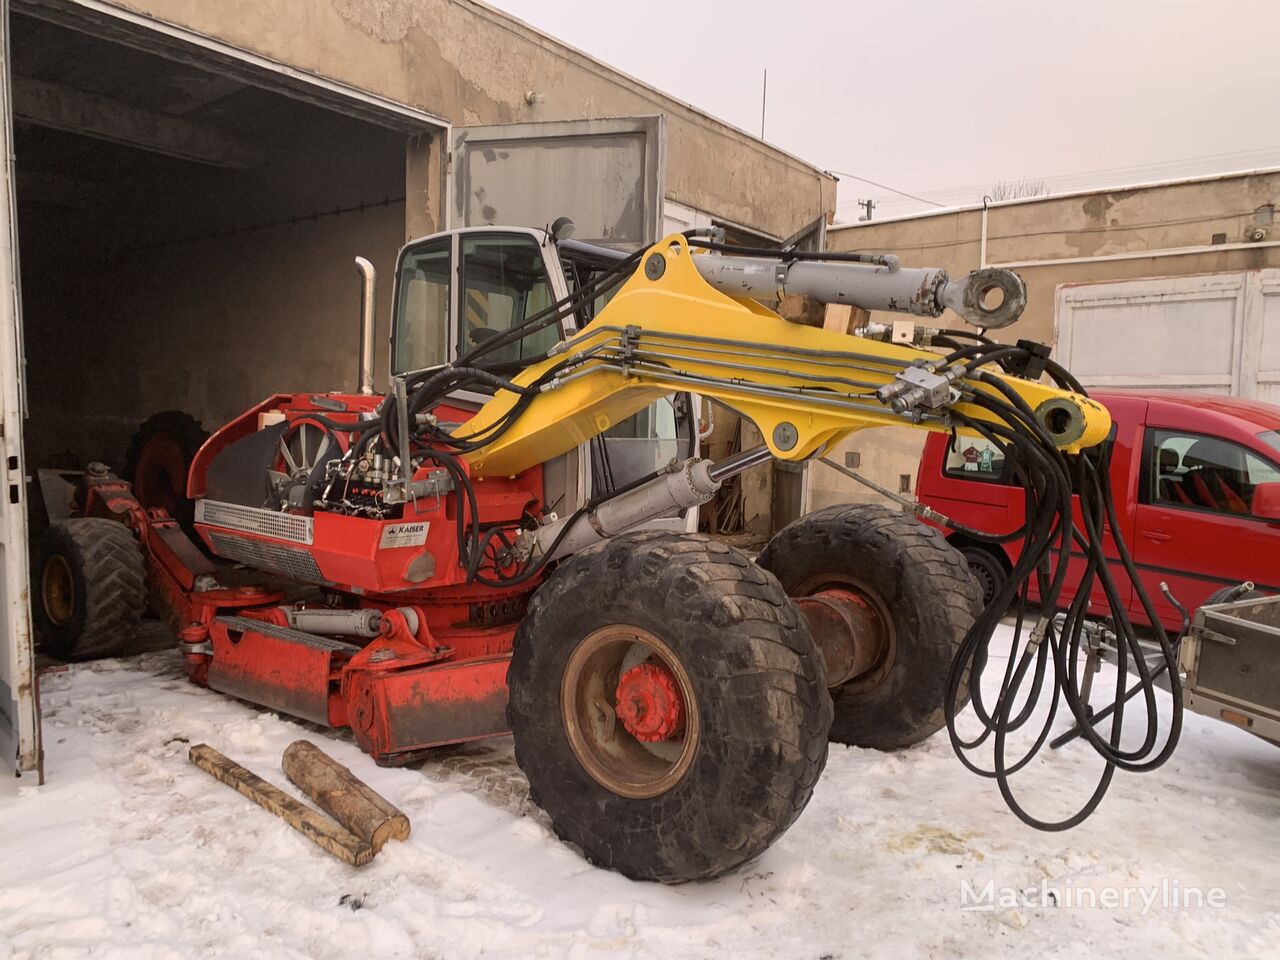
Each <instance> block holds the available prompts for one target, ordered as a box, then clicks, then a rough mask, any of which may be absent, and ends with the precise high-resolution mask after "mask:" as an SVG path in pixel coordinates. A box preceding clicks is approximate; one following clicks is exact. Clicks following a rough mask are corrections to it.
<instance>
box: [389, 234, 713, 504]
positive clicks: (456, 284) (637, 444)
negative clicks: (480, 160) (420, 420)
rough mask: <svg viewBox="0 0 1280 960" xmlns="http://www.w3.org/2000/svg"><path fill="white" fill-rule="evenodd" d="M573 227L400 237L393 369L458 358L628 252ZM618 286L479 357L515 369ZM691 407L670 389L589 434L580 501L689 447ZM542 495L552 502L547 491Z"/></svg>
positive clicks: (566, 333) (474, 401) (576, 325)
mask: <svg viewBox="0 0 1280 960" xmlns="http://www.w3.org/2000/svg"><path fill="white" fill-rule="evenodd" d="M571 229H572V224H571V223H569V222H568V221H567V220H566V218H561V219H560V220H558V221H556V223H555V224H554V225H553V226H551V227H548V228H546V229H541V230H536V229H529V228H522V227H468V228H464V229H459V230H451V231H448V232H445V233H439V234H435V235H433V236H430V237H426V238H425V239H422V240H416V241H413V242H411V243H409V244H408V245H406V246H405V247H404V249H402V250H401V252H400V258H399V262H398V264H397V269H396V281H395V294H394V297H395V309H394V313H393V315H392V327H391V371H392V375H393V376H400V375H403V374H406V373H411V372H414V371H419V370H424V369H427V368H430V367H435V366H440V365H442V364H444V363H447V362H452V361H455V360H457V359H458V357H460V356H462V355H463V354H465V353H466V352H467V351H469V350H471V349H472V348H473V347H475V346H477V345H479V344H481V343H483V342H485V341H486V340H491V339H493V338H494V337H496V336H498V335H500V334H503V333H506V332H507V331H508V330H510V329H512V328H513V327H516V326H519V325H520V324H521V323H524V322H525V321H526V320H528V319H529V318H531V317H533V316H535V315H537V314H538V313H539V312H541V311H543V310H546V309H547V308H548V307H550V306H552V305H553V304H554V303H556V302H557V301H559V300H562V299H564V298H565V297H567V296H569V295H570V294H571V293H573V292H575V291H577V290H579V289H581V288H582V287H583V286H585V285H587V284H589V283H591V282H592V281H593V280H594V279H596V278H597V277H599V276H600V275H601V274H602V273H604V272H606V271H608V270H609V269H611V268H613V267H615V266H616V265H617V264H618V263H619V262H620V261H622V260H624V259H626V257H627V256H628V253H627V252H626V251H620V250H615V249H612V248H610V247H605V246H601V245H598V244H592V243H585V242H583V241H580V240H573V239H569V233H570V232H571ZM617 289H618V288H616V287H615V288H614V289H613V290H611V291H609V292H608V293H607V294H605V295H603V296H600V297H597V298H595V299H593V300H590V301H587V302H586V303H584V304H582V305H581V306H580V307H579V308H578V309H577V310H576V311H574V312H573V313H570V314H567V315H566V316H565V317H564V318H562V319H561V320H559V321H558V322H556V323H553V324H551V325H550V326H546V327H542V328H541V329H537V330H534V331H533V332H531V333H530V334H529V335H527V336H525V337H523V338H521V339H519V340H516V341H514V342H512V343H508V344H506V345H505V346H503V347H501V348H499V349H498V350H496V351H495V352H494V353H492V354H490V355H489V356H488V357H487V359H488V360H490V361H494V360H497V361H499V362H503V363H509V364H510V372H511V373H514V372H516V371H517V370H519V369H520V367H522V366H523V365H525V364H527V363H530V362H533V361H534V360H536V359H537V358H539V357H541V356H543V355H545V354H546V353H547V351H549V350H550V349H552V348H553V347H554V346H555V345H556V344H557V343H559V342H560V341H561V340H564V339H566V338H567V337H571V336H573V335H574V334H576V333H577V332H578V330H580V329H582V328H583V327H584V326H586V325H587V324H588V323H590V322H591V320H592V319H593V318H594V317H595V316H596V315H597V314H598V313H599V311H600V310H602V309H603V308H604V306H605V304H607V303H608V301H609V299H610V298H611V297H612V296H613V294H614V293H615V292H616V290H617ZM451 399H452V400H453V401H455V402H457V403H459V404H460V405H463V406H468V405H474V406H476V407H479V405H481V404H483V403H484V402H485V401H486V400H487V399H488V395H487V394H485V393H480V392H474V393H473V392H468V393H465V394H459V395H456V396H454V397H453V398H451ZM695 410H696V406H695V404H694V401H693V398H692V397H691V395H689V394H673V395H671V396H668V397H665V398H663V399H662V400H660V401H658V402H657V403H655V404H653V405H652V406H650V407H648V408H646V409H645V410H642V411H641V412H640V413H638V414H636V415H635V416H633V417H630V418H629V419H627V420H624V421H622V422H621V423H618V424H615V425H614V426H612V427H610V428H609V429H608V430H606V431H605V432H604V433H603V434H601V435H599V436H597V437H595V438H593V439H592V440H590V441H589V442H588V443H587V444H585V445H584V447H585V448H587V449H588V450H589V462H590V470H589V471H583V472H582V475H581V477H580V480H581V487H582V488H583V499H585V498H587V497H590V496H592V495H599V494H607V493H612V492H613V491H615V490H617V489H620V488H622V487H623V486H625V485H626V484H628V483H630V482H632V481H634V480H637V479H639V478H641V477H644V476H647V475H648V474H650V473H652V472H653V471H654V470H655V469H657V468H658V467H659V466H661V465H663V464H665V463H668V462H669V461H670V460H671V459H672V458H680V459H683V458H685V457H690V456H694V455H696V453H697V446H698V436H697V425H696V418H695V416H694V411H695ZM570 456H573V455H570ZM580 469H581V468H580ZM568 486H569V487H572V486H573V485H572V484H569V485H568ZM565 492H566V493H568V492H570V491H569V489H568V488H567V489H566V491H565ZM548 493H550V491H548ZM570 499H571V500H577V499H578V498H577V497H572V498H570ZM549 500H550V501H552V502H554V500H555V497H553V496H551V497H549ZM563 506H564V505H562V507H563ZM696 522H697V518H696V516H693V517H690V518H688V520H686V519H685V518H680V517H673V518H669V519H666V520H660V521H657V522H656V525H657V526H659V527H667V528H675V529H686V528H687V529H696V526H695V525H696Z"/></svg>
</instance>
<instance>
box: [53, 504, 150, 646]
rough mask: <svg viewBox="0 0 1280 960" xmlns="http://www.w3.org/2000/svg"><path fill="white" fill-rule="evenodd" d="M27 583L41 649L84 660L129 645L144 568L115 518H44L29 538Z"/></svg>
mask: <svg viewBox="0 0 1280 960" xmlns="http://www.w3.org/2000/svg"><path fill="white" fill-rule="evenodd" d="M32 579H33V580H34V583H33V586H34V587H35V589H36V590H37V591H38V593H37V601H36V602H35V603H33V604H32V605H31V607H32V611H33V613H34V615H35V624H36V630H37V632H38V636H39V649H40V651H41V652H42V653H45V654H47V655H48V656H50V657H55V658H57V659H59V660H91V659H93V658H95V657H113V656H120V655H121V654H125V653H128V652H130V650H131V649H132V647H133V646H134V644H135V642H136V639H137V628H138V623H139V621H141V619H142V614H143V610H144V609H145V607H146V601H147V572H146V566H145V564H144V561H143V557H142V551H141V550H140V549H139V547H138V542H137V541H136V540H135V539H134V538H133V533H132V532H131V531H130V530H129V528H128V527H126V526H125V525H124V524H122V523H117V522H116V521H114V520H104V519H99V518H97V517H80V518H76V519H72V520H62V521H59V522H58V523H54V524H51V525H50V526H49V527H48V528H47V529H46V530H45V532H44V535H43V536H41V538H40V542H39V543H38V544H37V546H36V562H35V575H34V576H33V578H32Z"/></svg>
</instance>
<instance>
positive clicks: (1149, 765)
mask: <svg viewBox="0 0 1280 960" xmlns="http://www.w3.org/2000/svg"><path fill="white" fill-rule="evenodd" d="M950 333H956V334H960V333H961V332H960V331H948V334H950ZM970 339H977V338H976V337H973V336H972V335H970ZM1029 359H1031V356H1030V352H1029V351H1026V350H1024V349H1023V348H1020V347H1009V346H1006V345H1001V344H994V343H987V342H979V343H976V344H974V345H973V346H972V347H962V348H960V349H958V350H956V351H954V352H953V353H952V354H951V355H950V356H948V357H945V358H943V359H942V360H941V362H942V363H943V364H953V363H962V364H964V367H965V369H966V373H968V374H969V375H970V376H971V377H972V378H973V379H975V380H977V381H978V382H979V383H982V384H984V385H986V386H988V387H989V388H991V390H992V391H993V392H992V393H987V392H984V391H972V392H971V394H970V393H966V394H965V396H966V398H967V399H968V400H969V402H970V403H972V404H974V405H976V406H978V407H981V408H982V409H984V410H985V411H986V412H987V413H988V414H989V415H992V416H993V417H994V418H995V420H996V421H998V422H986V421H980V420H976V419H974V418H972V417H967V416H965V415H964V414H961V413H959V412H958V411H956V410H952V411H951V416H952V417H953V419H954V420H955V421H956V423H957V424H958V425H960V426H963V427H965V428H967V429H971V430H974V431H975V432H976V433H978V434H979V435H980V436H982V437H984V438H985V439H986V440H987V441H988V442H990V443H993V444H994V445H995V446H996V447H997V449H999V450H1000V451H1001V452H1002V453H1003V455H1004V456H1005V458H1006V459H1007V460H1008V461H1009V463H1010V464H1011V468H1012V469H1013V471H1014V473H1015V475H1016V476H1017V478H1018V479H1019V480H1020V481H1021V482H1022V484H1023V489H1024V494H1025V519H1024V521H1023V524H1022V527H1021V528H1020V529H1021V530H1022V533H1023V536H1022V549H1021V551H1020V553H1019V555H1018V558H1017V560H1016V561H1015V563H1014V565H1013V570H1012V571H1011V573H1010V576H1009V578H1008V581H1007V582H1006V584H1005V587H1004V588H1003V589H1002V590H1001V591H1000V595H999V596H997V597H996V598H995V599H994V600H993V602H992V603H991V604H990V605H989V606H988V607H987V608H986V609H985V610H984V611H982V613H981V614H980V615H979V616H978V618H977V619H976V620H975V623H974V625H973V628H972V629H971V630H970V632H969V633H968V634H967V635H966V637H965V638H964V640H963V641H962V643H961V646H960V648H959V650H958V651H957V654H956V657H955V660H954V661H953V664H952V671H951V676H950V678H949V681H948V688H949V693H948V698H947V703H946V714H947V726H948V734H949V736H950V738H951V741H952V746H953V748H954V749H955V751H956V753H957V755H958V756H959V757H960V759H961V762H962V763H964V765H965V766H966V767H968V768H969V769H971V770H973V771H975V772H977V773H979V774H980V775H982V776H986V777H991V778H993V779H995V780H996V781H997V785H998V788H999V790H1000V792H1001V795H1002V796H1003V798H1004V799H1005V801H1006V803H1007V804H1008V805H1009V807H1010V809H1011V810H1012V811H1013V812H1014V813H1015V815H1017V816H1018V817H1019V818H1020V819H1022V820H1023V821H1024V822H1025V823H1028V824H1029V825H1031V826H1034V827H1037V828H1039V829H1042V830H1063V829H1067V828H1068V827H1071V826H1074V825H1075V824H1077V823H1079V822H1081V821H1082V820H1083V819H1084V818H1085V817H1087V816H1088V815H1089V814H1090V813H1091V812H1092V811H1093V810H1094V809H1095V808H1096V806H1097V805H1098V803H1099V802H1100V801H1101V799H1102V797H1103V796H1104V795H1105V793H1106V791H1107V789H1108V788H1109V786H1110V783H1111V781H1112V778H1113V776H1114V773H1115V771H1116V770H1117V769H1123V770H1130V771H1139V772H1140V771H1145V770H1150V769H1153V768H1154V767H1156V766H1159V765H1160V764H1161V763H1163V762H1164V761H1165V760H1166V759H1167V757H1168V756H1169V754H1170V753H1171V752H1172V750H1173V748H1174V746H1175V745H1176V742H1177V739H1178V735H1179V732H1180V729H1181V719H1182V709H1181V698H1180V696H1179V692H1178V689H1177V684H1178V680H1177V677H1176V669H1175V668H1174V666H1173V665H1174V656H1175V654H1176V651H1175V650H1174V648H1173V647H1172V646H1170V645H1169V643H1168V641H1167V638H1166V637H1165V635H1164V634H1163V630H1161V629H1159V628H1157V635H1158V637H1159V638H1160V643H1161V655H1162V657H1161V659H1162V663H1160V664H1158V665H1157V667H1156V668H1155V669H1154V670H1152V669H1150V668H1149V666H1148V664H1147V662H1146V659H1145V656H1144V652H1143V650H1142V648H1141V646H1140V644H1139V643H1138V638H1137V632H1136V629H1135V628H1134V627H1133V624H1132V623H1131V621H1130V620H1129V618H1128V613H1127V608H1126V606H1125V604H1124V603H1122V602H1121V593H1120V590H1119V587H1118V584H1117V580H1116V578H1117V576H1120V575H1123V576H1125V577H1127V578H1128V579H1129V580H1130V582H1131V583H1132V584H1133V588H1134V591H1135V593H1136V595H1137V596H1138V598H1139V600H1140V602H1141V603H1142V604H1143V607H1144V610H1145V611H1146V612H1147V614H1148V617H1149V618H1150V620H1151V622H1152V623H1154V624H1157V625H1158V624H1159V619H1158V618H1157V617H1156V616H1155V614H1154V609H1153V608H1152V606H1151V603H1150V598H1149V597H1147V595H1146V592H1145V590H1144V588H1143V586H1142V583H1141V580H1140V579H1139V578H1138V576H1137V572H1136V569H1135V568H1134V566H1133V562H1132V558H1131V556H1130V554H1129V550H1128V547H1127V545H1126V544H1125V542H1124V539H1123V536H1122V534H1121V532H1120V531H1121V527H1120V525H1119V522H1118V518H1117V516H1116V510H1115V503H1114V496H1113V491H1112V490H1111V485H1110V457H1111V452H1112V441H1111V440H1108V441H1107V442H1105V443H1104V444H1103V445H1101V446H1100V447H1099V448H1095V450H1093V451H1087V452H1085V453H1081V454H1073V455H1070V456H1067V455H1065V454H1063V453H1062V451H1061V450H1059V449H1058V448H1057V446H1056V445H1055V444H1054V443H1053V441H1052V439H1051V438H1050V437H1049V436H1048V434H1047V432H1046V431H1045V429H1044V427H1043V426H1042V425H1041V424H1040V423H1039V422H1038V421H1037V419H1036V418H1035V416H1034V413H1033V412H1032V411H1031V409H1030V408H1029V407H1028V406H1027V404H1026V401H1025V400H1023V399H1022V397H1021V396H1020V395H1019V394H1018V393H1017V391H1015V390H1013V388H1012V387H1010V386H1009V385H1008V383H1007V382H1005V381H1004V380H1003V379H1002V378H999V377H994V376H992V375H991V374H989V373H987V372H986V371H984V370H981V369H977V368H978V367H980V366H981V365H982V364H986V363H991V362H995V363H999V364H1001V365H1002V366H1004V365H1006V364H1014V363H1018V362H1025V361H1027V360H1029ZM1045 370H1046V372H1047V373H1048V374H1049V376H1050V378H1051V379H1053V380H1054V382H1055V383H1057V384H1058V385H1059V386H1062V387H1063V388H1065V389H1070V390H1073V391H1076V392H1079V393H1082V394H1083V393H1084V389H1083V387H1081V386H1080V384H1079V382H1078V381H1077V380H1076V379H1075V378H1074V377H1072V376H1071V375H1070V374H1069V373H1068V372H1067V371H1065V370H1063V369H1062V368H1061V367H1060V366H1059V365H1057V364H1055V363H1053V362H1052V361H1048V362H1047V363H1046V365H1045ZM1073 497H1074V498H1076V499H1078V508H1077V509H1076V511H1075V514H1074V515H1073ZM1074 516H1078V518H1079V520H1078V523H1077V521H1076V520H1075V519H1074ZM1104 524H1106V525H1108V526H1109V530H1110V533H1111V536H1112V540H1113V542H1114V544H1115V547H1116V553H1117V555H1118V566H1119V568H1120V569H1119V570H1114V571H1113V569H1112V566H1111V564H1112V563H1114V562H1115V561H1112V560H1110V559H1109V557H1108V555H1107V554H1105V553H1104V552H1103V526H1104ZM966 532H967V531H966ZM979 539H987V540H990V539H994V538H993V537H991V535H986V536H985V537H979ZM1072 547H1078V548H1079V549H1080V551H1081V552H1082V553H1083V554H1084V557H1083V563H1081V564H1080V566H1079V567H1075V566H1074V565H1075V564H1077V563H1079V561H1078V560H1077V559H1076V558H1075V557H1073V556H1072ZM1069 567H1072V569H1074V570H1076V571H1077V572H1078V573H1079V583H1078V585H1077V587H1076V590H1075V594H1074V596H1073V598H1072V601H1071V602H1070V603H1069V604H1067V605H1066V613H1065V615H1064V617H1063V619H1062V621H1061V625H1060V626H1056V625H1055V622H1054V620H1053V618H1052V617H1050V616H1045V615H1042V616H1041V617H1040V619H1039V623H1038V624H1037V625H1036V627H1035V628H1034V629H1033V630H1032V633H1031V635H1030V637H1028V638H1025V639H1024V627H1025V610H1026V589H1025V588H1026V585H1027V583H1028V582H1029V580H1030V578H1031V577H1035V578H1036V581H1037V582H1038V586H1039V594H1040V600H1041V604H1042V606H1043V608H1044V609H1045V610H1046V611H1051V610H1053V609H1055V608H1057V607H1059V606H1060V604H1059V599H1060V597H1061V596H1062V591H1063V590H1064V588H1065V585H1066V582H1067V574H1068V568H1069ZM1095 584H1096V586H1097V589H1099V590H1101V592H1102V594H1103V595H1104V597H1105V598H1106V602H1107V605H1108V606H1109V607H1110V610H1111V613H1112V616H1113V619H1114V621H1115V623H1116V635H1117V638H1118V639H1117V651H1118V653H1117V655H1118V660H1119V663H1118V665H1117V680H1116V685H1115V691H1114V693H1113V695H1112V696H1111V705H1110V706H1109V707H1108V708H1107V709H1106V710H1104V711H1100V712H1097V713H1094V712H1091V711H1090V709H1089V705H1088V704H1087V703H1085V702H1084V701H1083V698H1082V697H1081V695H1080V688H1081V682H1080V676H1079V658H1080V654H1081V651H1082V638H1083V637H1084V635H1085V625H1086V620H1087V616H1088V613H1089V598H1090V595H1091V594H1092V593H1093V592H1094V589H1095ZM1010 607H1015V610H1016V617H1015V623H1014V632H1013V641H1012V644H1011V647H1010V652H1009V657H1008V660H1007V662H1006V663H1005V665H1004V668H1003V675H1002V676H1001V678H1000V683H999V686H998V693H997V697H996V700H995V702H994V703H993V704H992V705H991V706H990V708H989V709H988V706H987V704H986V703H985V702H984V698H983V692H982V679H983V674H984V672H986V670H987V668H988V667H989V666H990V663H991V661H990V660H989V658H988V657H987V655H986V650H987V646H988V644H989V643H990V640H991V637H992V635H993V634H994V631H995V628H996V626H997V625H998V624H999V623H1000V621H1001V619H1002V617H1003V614H1004V611H1006V610H1008V609H1009V608H1010ZM1131 656H1132V657H1133V658H1134V660H1135V663H1134V669H1135V670H1136V671H1137V674H1138V681H1137V682H1136V683H1135V684H1134V685H1133V687H1132V688H1131V689H1129V690H1126V689H1125V677H1126V676H1127V670H1128V660H1129V658H1130V657H1131ZM1050 670H1052V674H1050V673H1049V671H1050ZM1166 672H1168V673H1169V675H1170V677H1171V685H1172V686H1173V687H1174V696H1173V701H1174V707H1173V717H1172V722H1171V724H1170V726H1169V731H1168V735H1167V736H1166V737H1164V742H1163V744H1160V742H1159V741H1160V739H1161V738H1160V735H1159V728H1160V719H1159V715H1158V710H1157V701H1156V697H1155V692H1154V681H1155V680H1156V678H1158V677H1159V676H1161V675H1163V674H1164V673H1166ZM966 677H967V679H968V688H969V690H970V692H971V704H972V706H973V709H974V712H975V714H976V716H977V718H978V720H979V723H980V729H979V732H978V733H977V734H976V735H975V736H973V737H970V738H968V739H965V738H962V737H961V736H960V735H959V733H958V732H957V729H956V724H955V720H956V716H957V713H958V711H959V704H960V703H961V701H962V700H963V696H962V693H963V690H964V687H965V679H966ZM1046 688H1051V689H1052V690H1053V696H1052V698H1051V699H1050V701H1049V704H1048V708H1047V710H1046V711H1045V713H1044V720H1043V723H1041V722H1039V721H1037V724H1036V726H1037V727H1038V729H1037V731H1036V733H1035V734H1034V735H1033V737H1032V741H1031V743H1030V746H1029V747H1022V748H1019V750H1018V752H1017V755H1016V756H1014V755H1011V754H1010V747H1011V741H1010V736H1011V735H1012V734H1013V733H1014V732H1015V731H1017V730H1019V729H1020V728H1023V727H1025V726H1026V725H1027V724H1028V723H1029V722H1030V721H1031V719H1032V717H1033V710H1034V707H1035V706H1036V705H1037V704H1038V703H1039V702H1040V700H1041V699H1042V691H1043V690H1044V689H1046ZM1139 693H1141V694H1142V697H1141V702H1142V704H1143V708H1144V711H1145V727H1146V729H1145V735H1144V736H1143V738H1142V741H1141V743H1139V744H1137V745H1136V746H1135V747H1133V748H1129V749H1126V748H1124V747H1122V745H1121V733H1122V729H1123V723H1124V705H1125V703H1127V702H1129V701H1131V700H1133V699H1134V698H1135V697H1137V696H1138V694H1139ZM1059 704H1063V705H1065V706H1066V707H1067V709H1068V712H1069V713H1070V715H1071V716H1072V718H1073V719H1074V720H1075V721H1076V723H1077V725H1078V726H1080V727H1082V729H1080V731H1079V732H1078V733H1075V734H1074V735H1075V736H1079V737H1083V738H1084V739H1085V740H1086V741H1087V742H1088V743H1089V745H1090V747H1091V749H1093V750H1094V751H1095V752H1097V753H1098V754H1099V755H1100V756H1101V757H1102V758H1103V760H1104V768H1103V770H1102V773H1101V775H1100V776H1099V779H1098V782H1097V784H1096V786H1095V787H1094V788H1093V790H1092V792H1091V793H1090V795H1089V796H1088V798H1087V799H1086V800H1085V802H1084V803H1083V804H1082V806H1081V807H1080V808H1079V809H1078V810H1077V811H1076V812H1075V813H1074V814H1072V815H1070V816H1068V817H1066V818H1063V819H1061V820H1057V821H1046V820H1043V819H1039V818H1037V817H1034V816H1032V815H1031V814H1030V813H1029V812H1028V811H1026V810H1025V809H1024V808H1023V807H1022V806H1021V804H1020V802H1019V800H1018V798H1017V796H1016V795H1015V793H1014V790H1013V787H1012V784H1011V778H1012V776H1013V775H1014V774H1015V773H1017V772H1019V771H1020V770H1022V769H1024V768H1025V767H1026V766H1027V764H1028V763H1029V762H1030V760H1031V759H1032V758H1034V757H1035V756H1036V755H1037V754H1038V752H1039V751H1040V750H1041V748H1042V746H1043V745H1044V743H1045V742H1046V740H1047V738H1048V735H1049V731H1050V730H1051V729H1052V725H1053V723H1054V719H1055V718H1056V716H1057V710H1058V706H1059ZM1107 717H1111V718H1112V724H1111V729H1110V731H1109V734H1107V735H1105V736H1104V735H1103V734H1101V733H1100V732H1098V731H1096V730H1095V729H1094V727H1093V724H1096V723H1099V722H1100V721H1101V720H1103V719H1106V718H1107ZM985 743H989V744H990V745H991V749H992V760H993V761H994V762H993V765H992V767H991V768H984V767H982V766H980V765H979V764H977V763H976V762H975V761H974V760H973V759H971V758H970V757H969V756H968V754H969V753H970V752H972V751H973V750H974V749H975V748H977V747H979V746H981V745H983V744H985Z"/></svg>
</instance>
